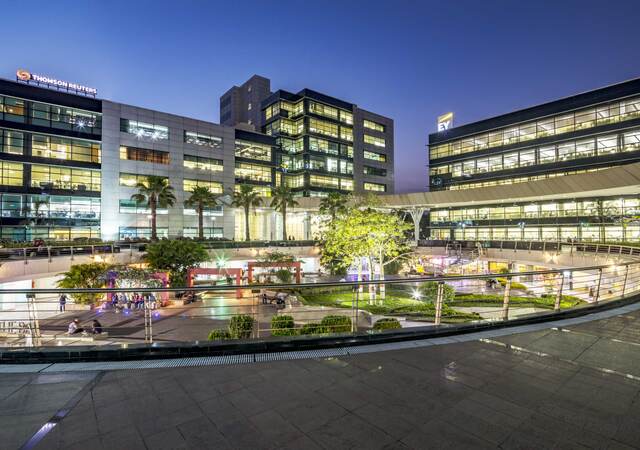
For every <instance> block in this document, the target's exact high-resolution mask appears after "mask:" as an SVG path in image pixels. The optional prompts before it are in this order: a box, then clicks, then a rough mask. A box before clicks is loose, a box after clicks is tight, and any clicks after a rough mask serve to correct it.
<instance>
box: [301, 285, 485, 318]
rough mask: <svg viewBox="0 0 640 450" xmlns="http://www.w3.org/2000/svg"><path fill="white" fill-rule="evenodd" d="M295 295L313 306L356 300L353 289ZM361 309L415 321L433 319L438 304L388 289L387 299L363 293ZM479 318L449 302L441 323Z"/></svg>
mask: <svg viewBox="0 0 640 450" xmlns="http://www.w3.org/2000/svg"><path fill="white" fill-rule="evenodd" d="M296 295H297V296H298V299H299V300H300V301H301V302H302V303H303V304H305V305H310V306H311V305H315V306H329V307H333V308H352V306H353V301H354V300H353V299H354V294H353V292H351V290H340V291H336V290H333V291H321V290H313V291H310V290H306V291H303V292H301V293H300V292H298V293H296ZM358 308H359V309H362V310H365V311H369V312H370V313H372V314H381V315H388V316H394V315H395V316H405V317H410V318H412V319H413V320H433V318H434V316H435V307H434V306H433V304H432V303H430V302H422V301H419V300H415V299H414V298H412V297H411V296H410V294H409V293H408V292H407V291H404V290H401V289H389V288H388V289H387V294H386V297H385V299H384V300H382V299H380V295H378V296H376V298H375V300H372V299H371V298H370V295H369V293H368V292H363V293H361V294H360V295H359V300H358ZM479 319H480V316H479V315H478V314H475V313H464V312H460V311H456V310H455V309H453V308H450V307H449V306H447V305H445V306H444V307H443V309H442V322H444V323H460V322H469V321H471V320H479Z"/></svg>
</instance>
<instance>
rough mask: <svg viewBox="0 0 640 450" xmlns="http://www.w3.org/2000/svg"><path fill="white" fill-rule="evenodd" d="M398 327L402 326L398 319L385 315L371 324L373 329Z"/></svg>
mask: <svg viewBox="0 0 640 450" xmlns="http://www.w3.org/2000/svg"><path fill="white" fill-rule="evenodd" d="M398 328H402V325H400V322H399V321H398V319H394V318H393V317H385V318H383V319H380V320H378V321H376V323H374V324H373V329H374V330H397V329H398Z"/></svg>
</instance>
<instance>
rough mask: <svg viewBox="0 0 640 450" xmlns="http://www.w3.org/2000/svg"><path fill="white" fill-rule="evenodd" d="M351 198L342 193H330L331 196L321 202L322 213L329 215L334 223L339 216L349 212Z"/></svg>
mask: <svg viewBox="0 0 640 450" xmlns="http://www.w3.org/2000/svg"><path fill="white" fill-rule="evenodd" d="M348 202H349V196H347V195H345V194H341V193H340V192H330V193H329V195H327V196H326V197H323V198H322V200H320V213H321V214H327V215H329V217H331V221H332V222H333V221H334V220H335V219H336V216H337V215H338V214H344V213H345V212H347V203H348Z"/></svg>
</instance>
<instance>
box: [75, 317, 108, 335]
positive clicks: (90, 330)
mask: <svg viewBox="0 0 640 450" xmlns="http://www.w3.org/2000/svg"><path fill="white" fill-rule="evenodd" d="M67 334H68V335H70V336H71V335H73V334H94V335H95V334H102V324H101V323H100V322H99V321H98V319H93V320H92V321H91V325H90V326H88V327H86V328H85V327H82V326H81V325H80V320H79V319H78V318H77V317H76V318H75V319H73V320H72V321H71V323H70V324H69V328H68V330H67Z"/></svg>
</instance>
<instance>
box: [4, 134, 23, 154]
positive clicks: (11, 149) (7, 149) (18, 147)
mask: <svg viewBox="0 0 640 450" xmlns="http://www.w3.org/2000/svg"><path fill="white" fill-rule="evenodd" d="M23 149H24V134H23V133H21V132H20V131H13V130H3V129H0V152H2V153H10V154H12V155H22V154H23V151H24V150H23Z"/></svg>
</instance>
